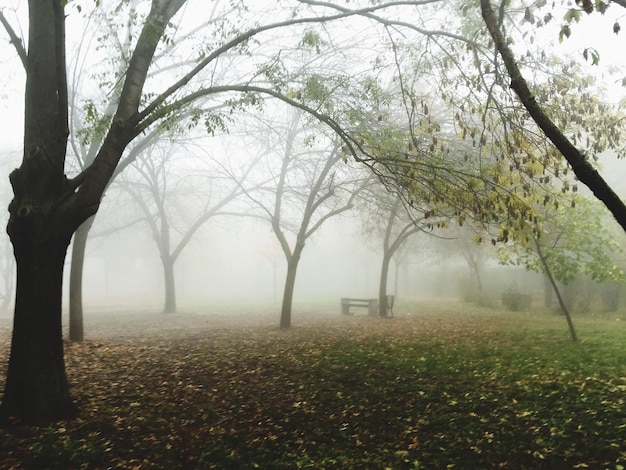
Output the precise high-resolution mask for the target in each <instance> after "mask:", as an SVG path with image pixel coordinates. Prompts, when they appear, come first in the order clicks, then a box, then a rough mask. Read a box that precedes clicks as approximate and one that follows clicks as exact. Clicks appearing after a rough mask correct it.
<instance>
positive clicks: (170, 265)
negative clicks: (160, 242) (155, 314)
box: [161, 256, 176, 313]
mask: <svg viewBox="0 0 626 470" xmlns="http://www.w3.org/2000/svg"><path fill="white" fill-rule="evenodd" d="M161 262H162V263H163V281H164V282H165V305H164V306H163V313H176V279H175V277H174V260H173V259H172V258H171V257H169V256H161Z"/></svg>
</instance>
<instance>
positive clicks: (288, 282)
mask: <svg viewBox="0 0 626 470" xmlns="http://www.w3.org/2000/svg"><path fill="white" fill-rule="evenodd" d="M290 116H291V117H292V119H291V122H290V123H289V124H288V128H287V130H286V131H285V136H286V137H285V138H284V140H283V139H282V138H281V136H280V134H278V135H274V138H272V139H270V140H269V142H268V148H267V149H266V151H267V156H268V163H267V166H268V168H269V171H270V173H271V174H272V175H273V176H272V181H271V183H269V184H265V185H262V186H260V187H258V188H257V189H256V190H254V191H246V194H247V195H248V197H249V198H250V200H251V201H252V202H253V204H254V205H255V206H256V207H257V208H258V209H259V211H260V212H259V213H258V215H257V217H259V218H261V219H263V220H266V221H267V222H269V223H270V224H271V227H272V230H273V232H274V235H275V236H276V238H277V240H278V242H279V243H280V247H281V249H282V252H283V254H284V255H285V259H286V261H287V274H286V277H285V287H284V290H283V300H282V307H281V314H280V327H281V328H289V327H290V326H291V316H292V315H291V313H292V305H293V297H294V290H295V285H296V275H297V272H298V266H299V263H300V260H301V257H302V253H303V251H304V248H305V246H306V243H307V242H308V241H309V239H310V238H311V237H312V236H313V235H314V234H315V233H317V232H318V231H319V230H320V229H321V228H322V226H323V224H324V223H325V222H326V221H327V220H328V219H330V218H332V217H335V216H338V215H340V214H342V213H343V212H346V211H348V210H350V209H352V207H353V205H354V200H355V199H356V198H357V197H358V195H359V193H360V192H361V190H362V189H363V185H364V180H363V177H361V176H357V177H355V176H352V175H351V169H350V168H349V167H348V165H347V164H346V163H345V162H344V161H343V160H342V156H343V154H342V151H341V145H340V143H339V141H338V140H337V139H333V138H332V137H330V138H327V137H326V136H324V135H323V134H322V133H321V130H320V129H319V127H315V126H313V127H311V123H303V117H302V114H301V113H300V112H294V113H291V114H290ZM305 124H306V125H305ZM272 127H273V129H274V132H275V133H276V132H277V129H279V126H278V124H276V125H273V126H272ZM280 132H281V133H282V131H280ZM278 152H282V155H277V153H278ZM277 157H278V158H277ZM272 161H276V162H277V163H279V164H280V166H279V167H275V165H272Z"/></svg>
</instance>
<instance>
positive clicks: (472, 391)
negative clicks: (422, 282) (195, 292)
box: [0, 304, 626, 470]
mask: <svg viewBox="0 0 626 470" xmlns="http://www.w3.org/2000/svg"><path fill="white" fill-rule="evenodd" d="M405 310H406V311H408V310H411V311H413V312H414V314H413V315H410V316H408V315H403V316H397V317H396V318H393V319H375V318H367V317H349V318H345V317H344V318H341V317H339V316H338V315H337V317H326V318H323V319H311V320H309V321H302V322H299V323H298V322H294V328H292V329H291V330H290V331H280V330H278V329H277V328H276V327H274V326H263V325H257V326H255V327H244V326H241V327H236V326H232V327H228V328H226V327H224V328H213V329H203V328H195V329H193V328H192V329H189V330H185V332H184V333H185V334H180V331H177V334H176V335H175V336H174V337H171V338H169V337H168V336H167V335H161V336H159V337H155V338H154V339H153V340H146V339H145V338H144V339H142V340H141V341H136V342H128V341H126V342H123V343H122V342H119V343H116V342H110V341H87V342H85V343H82V344H68V345H67V346H66V356H67V366H68V374H69V376H70V380H71V382H72V389H73V393H74V396H75V398H76V401H77V402H78V404H79V405H80V407H81V409H82V410H83V413H82V416H81V418H80V419H78V420H75V421H72V422H62V423H57V424H55V425H53V426H50V427H46V428H34V427H14V428H10V429H4V430H0V468H32V469H44V468H59V469H75V468H76V469H78V468H87V469H99V468H102V469H105V468H135V469H148V468H164V469H165V468H167V469H176V468H189V469H195V468H218V469H248V468H262V469H269V468H271V469H281V468H284V469H298V468H308V469H318V468H328V469H340V468H345V469H353V468H354V469H356V468H358V469H368V468H371V469H386V468H390V469H418V468H419V469H442V468H454V469H490V468H511V469H521V468H528V469H538V468H546V469H561V468H562V469H572V468H591V469H596V468H606V469H615V470H619V469H623V468H624V467H626V403H625V400H626V348H625V347H624V344H625V342H624V340H625V339H626V316H624V315H623V314H614V315H597V316H591V315H588V316H584V317H577V318H575V322H576V326H577V328H578V334H579V336H580V338H581V341H580V342H579V343H572V342H571V340H570V339H569V334H568V332H567V327H566V324H565V320H564V319H563V318H562V317H560V316H557V315H554V314H552V313H548V312H534V313H511V312H499V311H495V310H476V309H475V308H474V307H467V306H465V305H460V304H455V305H427V306H425V305H421V306H414V307H413V308H411V309H408V310H407V309H405ZM204 321H206V319H205V320H204ZM0 358H2V362H3V365H2V368H3V369H2V371H1V372H0V380H2V382H3V381H4V367H6V358H7V350H6V347H5V348H4V349H3V351H2V353H1V355H0Z"/></svg>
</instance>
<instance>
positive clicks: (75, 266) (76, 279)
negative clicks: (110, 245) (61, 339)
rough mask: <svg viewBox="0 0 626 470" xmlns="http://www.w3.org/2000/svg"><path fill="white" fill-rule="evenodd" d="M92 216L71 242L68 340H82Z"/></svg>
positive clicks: (93, 218) (83, 336)
mask: <svg viewBox="0 0 626 470" xmlns="http://www.w3.org/2000/svg"><path fill="white" fill-rule="evenodd" d="M94 220H95V216H94V217H90V218H89V219H87V220H86V221H85V222H84V223H83V224H82V225H81V226H80V227H79V228H78V230H77V231H76V233H75V234H74V243H73V244H72V262H71V264H70V340H71V341H77V342H80V341H83V339H84V338H85V329H84V325H83V271H84V267H85V250H86V249H87V239H88V237H89V231H90V230H91V227H92V226H93V222H94Z"/></svg>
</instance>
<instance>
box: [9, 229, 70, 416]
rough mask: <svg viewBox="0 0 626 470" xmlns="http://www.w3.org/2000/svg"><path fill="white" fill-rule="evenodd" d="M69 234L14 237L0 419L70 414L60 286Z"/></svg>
mask: <svg viewBox="0 0 626 470" xmlns="http://www.w3.org/2000/svg"><path fill="white" fill-rule="evenodd" d="M69 240H70V237H69V236H67V237H66V238H48V239H44V240H39V239H35V238H34V237H26V238H23V239H22V240H15V239H13V244H14V251H15V258H16V261H17V266H18V269H17V295H16V299H15V317H14V320H13V337H12V340H11V355H10V358H9V367H8V372H7V379H6V385H5V390H4V399H3V402H2V406H1V407H0V419H1V421H2V422H4V423H6V422H7V421H8V420H9V419H10V418H11V417H19V418H20V420H21V421H22V422H25V423H46V422H52V421H55V420H59V419H62V418H68V417H73V416H75V415H76V414H77V408H76V407H75V405H74V404H73V402H72V398H71V396H70V393H69V386H68V381H67V376H66V373H65V365H64V357H63V336H62V328H61V325H62V323H61V294H60V292H61V290H62V283H63V265H64V262H65V255H66V251H67V247H68V245H69Z"/></svg>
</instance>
